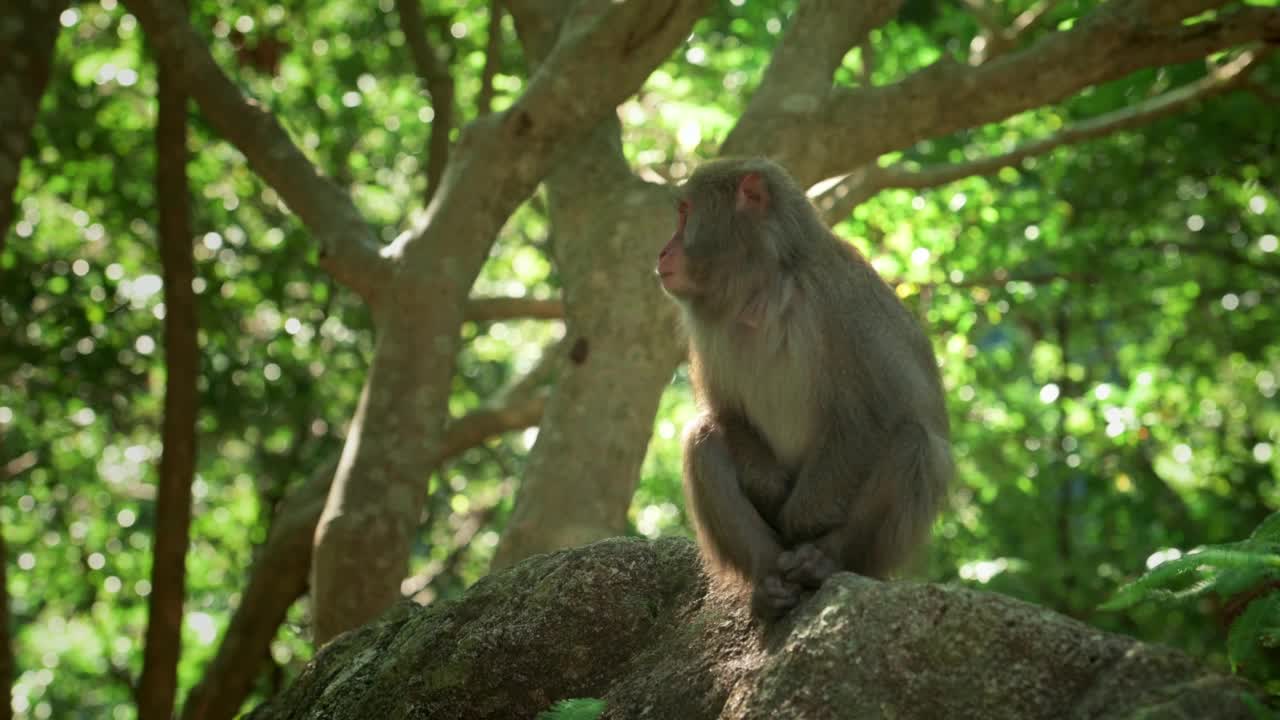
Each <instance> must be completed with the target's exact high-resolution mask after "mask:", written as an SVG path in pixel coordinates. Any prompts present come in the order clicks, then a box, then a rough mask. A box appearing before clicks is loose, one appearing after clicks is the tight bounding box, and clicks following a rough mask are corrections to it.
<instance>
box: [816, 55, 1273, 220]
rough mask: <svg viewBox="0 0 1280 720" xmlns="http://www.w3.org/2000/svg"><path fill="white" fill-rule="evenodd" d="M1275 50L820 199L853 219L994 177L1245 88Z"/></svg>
mask: <svg viewBox="0 0 1280 720" xmlns="http://www.w3.org/2000/svg"><path fill="white" fill-rule="evenodd" d="M1270 52H1271V51H1270V50H1269V49H1263V50H1257V51H1246V52H1243V53H1241V54H1240V55H1239V56H1237V57H1236V58H1234V59H1232V60H1230V61H1229V62H1226V63H1223V64H1222V65H1218V66H1216V67H1213V68H1211V69H1210V70H1209V72H1208V74H1206V75H1205V76H1204V77H1203V78H1200V79H1199V80H1196V81H1193V82H1189V83H1187V84H1186V85H1183V86H1181V87H1178V88H1175V89H1174V90H1170V91H1168V92H1165V93H1162V94H1160V95H1157V96H1155V97H1152V98H1148V99H1147V100H1144V101H1143V102H1140V103H1138V104H1136V105H1130V106H1127V107H1124V108H1121V109H1119V110H1115V111H1113V112H1109V113H1105V114H1103V115H1099V116H1098V117H1095V118H1090V119H1088V120H1084V121H1081V122H1078V123H1075V124H1073V125H1069V126H1067V127H1065V128H1063V129H1062V130H1059V131H1058V132H1056V133H1054V134H1052V135H1049V136H1047V137H1044V138H1040V139H1038V140H1032V141H1030V142H1026V143H1023V144H1022V145H1021V146H1019V147H1017V148H1015V149H1014V150H1011V151H1009V152H1007V153H1002V154H999V155H992V156H989V157H985V158H978V159H976V160H971V161H967V162H960V163H953V164H948V165H938V166H933V167H927V168H923V169H918V170H917V169H911V168H908V167H905V166H903V165H893V166H889V167H877V168H874V169H866V170H863V171H861V172H855V173H851V174H849V175H847V176H845V178H844V179H843V180H841V181H840V182H839V183H837V184H836V185H835V186H834V187H832V188H830V189H828V190H825V191H824V192H823V193H822V194H821V195H820V196H819V198H818V199H817V201H816V202H817V205H818V207H819V209H820V210H821V211H822V212H823V213H824V216H825V217H826V218H827V219H828V221H829V222H830V223H834V222H837V221H839V220H842V219H844V218H845V217H848V215H849V213H850V212H852V211H853V208H855V207H857V206H858V205H860V204H862V203H863V202H865V201H866V200H867V199H869V198H871V197H873V196H874V195H875V194H876V193H878V192H880V191H881V190H885V189H888V188H910V189H917V190H921V189H925V188H932V187H938V186H940V185H945V184H947V183H949V182H954V181H956V180H960V179H963V178H967V177H974V176H982V175H990V174H992V173H995V172H997V171H999V170H1001V169H1002V168H1006V167H1012V166H1014V165H1017V164H1019V163H1021V162H1022V161H1023V160H1026V159H1027V158H1030V157H1037V156H1040V155H1045V154H1048V153H1050V152H1052V151H1053V150H1055V149H1057V148H1059V147H1062V146H1064V145H1070V144H1075V143H1080V142H1085V141H1087V140H1093V139H1096V138H1100V137H1104V136H1106V135H1110V134H1112V133H1115V132H1119V131H1121V130H1128V129H1130V128H1135V127H1141V126H1143V125H1147V124H1149V123H1151V122H1152V121H1154V120H1157V119H1159V118H1162V117H1166V116H1168V115H1172V114H1174V113H1177V112H1180V111H1182V110H1184V109H1186V108H1187V107H1189V106H1191V105H1193V104H1195V103H1197V102H1201V101H1203V100H1205V99H1207V98H1210V97H1213V96H1215V95H1220V94H1222V93H1225V92H1228V91H1230V90H1233V89H1236V88H1239V87H1240V86H1242V85H1243V84H1244V83H1245V82H1246V81H1247V80H1248V77H1249V72H1250V71H1251V70H1253V69H1254V68H1256V67H1257V66H1258V63H1259V61H1260V60H1261V59H1262V58H1264V57H1266V56H1267V55H1269V54H1270Z"/></svg>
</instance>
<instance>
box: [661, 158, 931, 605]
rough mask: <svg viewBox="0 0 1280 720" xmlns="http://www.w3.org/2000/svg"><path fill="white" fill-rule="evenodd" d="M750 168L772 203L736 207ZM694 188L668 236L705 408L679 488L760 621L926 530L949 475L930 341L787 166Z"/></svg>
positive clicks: (892, 555)
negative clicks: (679, 256) (817, 584)
mask: <svg viewBox="0 0 1280 720" xmlns="http://www.w3.org/2000/svg"><path fill="white" fill-rule="evenodd" d="M748 173H759V174H760V175H761V176H762V177H763V179H764V187H765V188H766V193H765V195H766V200H765V201H764V202H763V203H762V206H760V207H752V206H748V207H745V208H741V209H739V208H737V207H736V205H735V198H736V193H737V188H738V187H739V183H740V182H741V179H742V178H743V177H744V176H745V175H747V174H748ZM684 195H685V197H686V198H687V199H688V201H689V202H690V203H691V207H692V210H691V212H690V214H689V218H688V222H687V224H686V225H685V226H684V228H683V237H682V238H681V236H680V235H679V234H677V238H676V239H673V241H672V242H673V243H677V242H678V241H680V240H682V243H681V247H682V248H683V254H684V256H685V257H684V258H683V259H684V261H685V262H686V267H687V274H688V277H689V278H690V280H691V282H692V286H693V287H694V288H695V289H694V290H693V291H690V292H682V293H680V294H673V295H672V297H673V298H674V299H675V300H676V301H677V302H678V303H679V304H680V306H681V307H682V309H683V310H684V316H685V321H686V324H687V326H688V329H689V334H690V338H691V341H692V343H691V344H692V362H691V365H692V368H693V376H694V383H695V389H696V390H697V393H698V398H699V404H700V406H701V410H702V414H701V415H700V417H699V419H698V420H697V421H695V422H694V423H693V425H692V426H691V428H690V430H689V431H688V433H687V435H686V445H685V456H686V458H685V483H686V492H687V496H688V498H689V505H690V508H691V510H692V511H693V515H694V516H695V520H696V524H697V526H698V532H699V538H700V541H701V543H702V547H703V548H704V551H705V552H706V554H707V555H708V557H709V558H711V559H712V560H713V561H714V562H715V563H716V564H717V565H718V566H720V567H721V568H723V569H724V570H727V571H731V572H733V573H735V574H739V575H742V576H745V577H746V578H747V579H749V580H750V581H751V582H752V584H753V585H754V586H755V589H756V593H755V598H754V606H755V609H756V612H757V613H758V614H761V615H764V616H772V615H777V614H779V613H781V612H785V611H786V610H787V609H788V608H789V607H790V605H792V604H794V603H795V602H797V601H798V599H799V593H800V590H801V586H811V585H812V580H814V575H815V574H816V575H817V576H818V578H817V579H818V580H819V581H820V579H821V577H824V576H825V574H826V573H828V572H830V568H831V566H833V565H834V566H835V567H837V568H839V569H845V570H851V571H854V572H858V573H861V574H865V575H870V576H873V577H885V576H886V575H887V574H889V573H890V572H891V571H893V570H894V569H896V568H897V567H899V566H900V565H901V564H902V563H903V562H904V561H905V560H906V559H907V558H908V556H909V555H910V554H911V551H912V550H913V549H915V548H916V547H918V546H919V545H921V543H922V542H923V541H924V540H925V539H926V537H927V535H928V531H929V528H930V525H931V524H932V521H933V518H934V516H935V514H936V512H937V511H938V509H939V506H940V504H941V501H942V498H943V495H944V493H945V491H946V487H947V485H948V483H949V481H950V478H951V476H952V474H953V472H954V470H953V464H952V460H951V452H950V442H949V437H950V428H949V425H948V420H947V414H946V408H945V402H944V399H943V390H942V384H941V380H940V378H939V374H938V368H937V361H936V359H935V357H934V354H933V349H932V347H931V345H930V344H929V341H928V339H927V338H926V337H925V335H924V332H923V330H922V329H921V327H920V325H919V324H918V323H917V322H916V320H915V318H913V317H912V316H911V314H910V313H909V311H908V310H907V309H906V307H905V306H903V304H902V303H901V301H900V300H899V299H898V297H897V296H896V295H895V294H894V292H893V290H892V289H891V288H890V287H889V286H888V285H887V284H885V283H884V281H883V280H882V279H881V278H880V277H879V276H878V275H877V274H876V273H875V271H874V270H873V269H872V267H871V265H870V264H869V263H867V261H866V260H865V259H864V258H863V257H862V256H861V255H859V254H858V252H857V251H856V250H855V249H854V248H853V247H852V246H850V245H848V244H847V243H845V242H843V241H841V240H840V239H839V238H837V237H836V236H835V235H834V234H832V233H831V232H830V231H829V230H828V229H827V228H826V226H825V225H823V224H822V221H821V220H820V218H819V217H818V214H817V213H816V212H815V210H814V208H813V207H812V205H810V204H809V201H808V199H807V198H806V197H805V195H804V193H803V192H802V191H801V190H800V188H799V187H797V186H796V184H795V182H794V181H793V180H792V179H791V178H790V177H789V176H788V175H787V173H786V171H785V170H783V169H782V168H781V167H779V166H778V165H776V164H774V163H772V162H770V161H767V160H763V159H746V160H719V161H715V162H711V163H708V164H706V165H703V166H702V167H700V168H699V169H698V170H697V171H696V172H695V173H694V174H693V176H692V177H691V178H690V179H689V181H688V183H686V185H685V187H684ZM678 233H679V231H678ZM815 549H816V550H817V551H820V552H815ZM780 558H781V559H782V561H783V562H782V566H783V567H785V568H786V570H785V571H784V570H782V569H779V560H780ZM824 559H826V560H829V561H830V562H825V563H824V562H821V561H823V560H824ZM820 568H824V569H820Z"/></svg>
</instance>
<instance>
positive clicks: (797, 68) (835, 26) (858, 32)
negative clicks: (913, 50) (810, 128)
mask: <svg viewBox="0 0 1280 720" xmlns="http://www.w3.org/2000/svg"><path fill="white" fill-rule="evenodd" d="M902 3H903V0H872V1H871V2H863V3H846V2H840V1H839V0H803V1H802V2H801V3H800V5H799V6H798V7H797V8H796V11H795V13H794V14H792V16H791V20H790V23H789V24H788V26H787V30H786V32H785V33H784V34H783V36H782V40H781V41H779V43H778V48H777V49H776V50H775V51H774V53H773V57H772V58H771V59H770V61H769V67H768V68H767V69H766V70H765V72H764V77H763V78H762V79H761V81H760V86H759V87H758V88H757V89H756V91H755V93H754V94H753V95H752V96H751V101H750V102H749V103H748V104H747V109H746V111H745V112H744V113H743V117H742V119H740V120H739V124H740V125H741V124H742V123H747V124H750V122H751V117H752V116H753V115H756V114H762V113H774V112H783V113H788V112H812V111H814V110H816V109H817V108H819V107H820V106H821V105H822V102H823V100H824V98H825V97H826V95H827V92H828V91H829V90H830V88H831V76H832V74H833V73H834V72H835V70H836V68H838V67H840V63H841V62H842V61H843V60H844V56H845V54H846V53H847V52H849V48H852V47H854V46H856V45H858V44H859V43H862V42H864V41H866V40H867V35H868V34H869V33H870V32H871V31H872V30H874V29H875V28H877V27H880V26H881V25H883V24H885V23H887V22H889V20H891V19H892V18H893V17H894V15H896V14H897V12H898V10H899V9H900V8H901V7H902ZM868 45H869V43H868Z"/></svg>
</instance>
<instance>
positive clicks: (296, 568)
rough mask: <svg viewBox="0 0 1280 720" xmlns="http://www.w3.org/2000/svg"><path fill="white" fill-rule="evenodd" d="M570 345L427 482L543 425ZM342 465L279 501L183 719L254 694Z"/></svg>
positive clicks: (467, 423) (456, 441)
mask: <svg viewBox="0 0 1280 720" xmlns="http://www.w3.org/2000/svg"><path fill="white" fill-rule="evenodd" d="M563 345H564V343H563V342H560V343H557V344H556V345H553V346H551V347H549V348H548V349H547V350H546V351H544V353H543V357H542V359H541V360H540V361H539V362H538V364H537V365H535V366H534V368H533V369H532V370H530V371H529V372H528V373H527V374H526V375H524V376H523V377H521V378H519V379H518V380H516V381H515V382H514V383H512V384H511V385H510V386H509V387H508V388H507V389H506V390H504V391H503V392H501V393H499V394H498V396H497V398H496V399H495V402H494V403H492V404H490V405H487V406H485V407H483V408H480V409H478V410H476V411H474V412H473V413H471V414H468V415H464V416H462V417H461V418H459V419H458V420H457V421H455V422H454V423H452V424H451V425H450V426H449V429H448V431H447V432H446V433H445V437H444V441H443V442H442V443H441V451H440V455H439V458H438V460H437V461H435V462H433V463H430V464H429V466H427V467H424V468H423V469H422V477H423V478H424V481H425V478H426V477H427V476H428V475H429V474H430V472H431V468H434V467H437V466H439V465H440V464H441V463H443V462H446V461H448V460H451V459H452V458H454V457H457V456H458V455H459V454H461V453H463V452H465V451H467V450H469V449H471V448H473V447H477V446H479V445H480V444H482V443H484V442H485V441H486V440H488V439H489V438H490V437H494V436H497V435H500V434H502V433H506V432H511V431H514V430H522V429H524V428H526V427H530V426H532V425H536V424H537V422H538V420H539V419H541V417H542V410H541V408H542V406H543V404H545V402H546V383H547V382H548V381H549V379H550V377H551V375H552V374H553V373H554V372H555V368H556V366H557V364H558V361H559V359H560V358H561V357H562V355H563V353H564V348H563ZM337 466H338V463H337V460H336V459H335V460H332V461H330V462H327V463H325V464H324V465H322V466H321V467H320V468H319V469H318V470H317V471H316V472H315V473H314V474H312V475H311V476H310V477H309V478H308V479H307V480H306V482H304V483H303V484H302V485H301V486H299V487H297V488H296V489H295V490H294V491H293V492H291V493H289V495H288V496H287V497H286V498H285V499H284V501H283V502H282V503H280V509H279V511H278V513H277V515H276V518H275V521H274V522H273V523H272V525H271V532H270V533H269V534H268V535H267V541H266V543H264V544H263V546H262V547H261V548H260V549H259V552H258V554H257V556H256V557H255V559H254V562H253V566H252V567H251V568H250V569H249V580H248V583H247V584H246V586H245V589H244V591H243V594H242V597H241V600H240V606H239V607H237V608H236V611H235V613H234V614H233V615H232V616H231V622H230V624H229V625H228V626H227V630H226V633H225V634H224V635H223V637H222V641H221V643H220V644H219V646H218V652H217V655H216V656H215V657H214V659H213V661H212V662H211V663H210V664H209V666H208V667H207V668H206V669H205V672H204V676H203V677H202V678H201V680H200V683H199V684H198V685H197V686H196V687H195V688H194V689H193V690H192V691H191V695H190V696H189V697H188V699H187V702H186V705H185V706H184V707H183V710H182V718H183V720H229V719H230V718H233V717H235V716H236V713H237V712H238V711H239V709H240V706H241V704H243V703H244V700H245V698H247V697H248V696H249V693H250V692H251V691H252V689H253V684H254V681H255V679H256V678H257V677H258V673H259V672H261V670H262V668H263V665H264V663H265V660H266V658H268V657H269V651H270V647H271V641H272V640H273V639H274V638H275V635H276V632H277V631H278V629H279V627H280V624H281V623H283V622H284V619H285V615H286V613H287V612H288V610H289V607H290V606H291V605H293V603H294V602H295V601H296V600H297V599H298V598H300V597H302V595H303V594H304V593H305V592H307V584H308V579H307V574H308V572H309V570H310V567H311V557H312V539H313V538H314V536H315V532H316V526H317V524H318V523H319V521H320V514H321V512H322V511H323V510H324V505H325V500H326V497H327V496H328V494H329V489H330V487H331V485H332V483H333V478H334V474H335V471H336V470H337Z"/></svg>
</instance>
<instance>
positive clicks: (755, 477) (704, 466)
mask: <svg viewBox="0 0 1280 720" xmlns="http://www.w3.org/2000/svg"><path fill="white" fill-rule="evenodd" d="M684 461H685V473H684V476H685V492H686V496H687V500H688V505H689V507H690V509H691V510H692V511H693V516H694V520H695V522H696V525H697V530H698V536H699V539H700V540H701V541H702V544H703V546H704V547H705V548H706V549H707V550H709V551H711V554H712V555H713V556H714V557H715V558H716V559H717V560H719V561H720V562H722V563H724V564H726V565H728V566H730V567H731V568H733V569H734V570H735V571H737V572H738V573H739V574H741V575H743V576H746V577H749V578H754V577H756V576H757V574H758V573H759V572H760V571H761V570H762V569H764V568H765V567H771V566H772V563H773V562H774V561H775V560H776V558H777V556H778V553H779V552H781V550H782V546H781V544H780V543H779V541H778V533H777V531H776V530H775V529H774V527H773V526H772V525H771V524H770V522H769V520H767V519H766V517H769V519H772V520H776V517H777V511H778V509H779V508H780V507H781V505H782V501H783V499H784V498H785V497H786V493H787V488H786V482H785V475H783V474H782V471H781V468H780V467H779V466H778V465H777V463H776V461H774V460H773V458H772V453H770V452H769V451H768V448H767V447H764V446H763V445H762V443H760V442H759V441H758V439H757V438H756V437H755V436H754V433H752V432H751V431H750V428H749V427H747V426H745V425H744V424H743V423H741V422H740V421H737V420H735V419H733V418H730V417H723V416H717V415H715V414H713V413H707V414H704V415H702V416H701V417H699V418H698V419H697V420H695V421H694V422H693V423H692V424H691V425H690V427H689V429H688V430H687V431H686V433H685V453H684ZM769 501H772V502H773V504H772V505H768V504H767V502H769ZM761 508H763V509H764V512H763V513H762V512H761Z"/></svg>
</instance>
